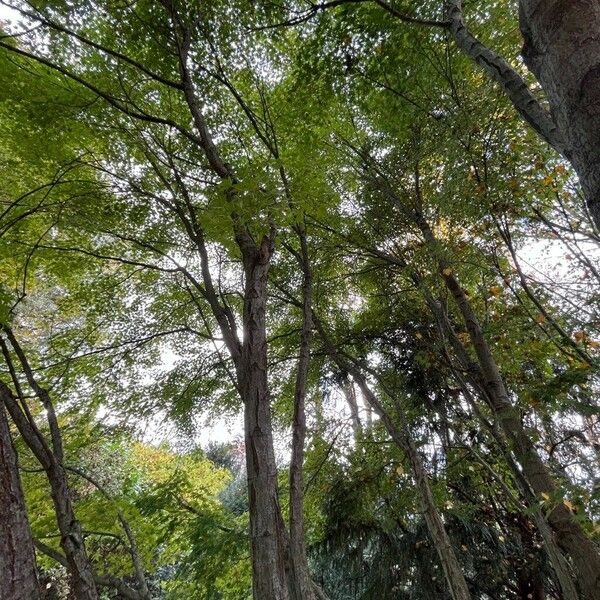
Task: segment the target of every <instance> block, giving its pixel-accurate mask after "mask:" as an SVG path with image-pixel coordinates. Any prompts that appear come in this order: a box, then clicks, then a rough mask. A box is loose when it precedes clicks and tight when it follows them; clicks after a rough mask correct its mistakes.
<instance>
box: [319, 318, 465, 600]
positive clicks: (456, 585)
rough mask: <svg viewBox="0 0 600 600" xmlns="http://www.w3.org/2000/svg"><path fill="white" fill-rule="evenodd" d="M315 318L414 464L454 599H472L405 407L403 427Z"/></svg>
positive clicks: (344, 366)
mask: <svg viewBox="0 0 600 600" xmlns="http://www.w3.org/2000/svg"><path fill="white" fill-rule="evenodd" d="M314 321H315V326H316V328H317V331H318V332H319V335H320V336H321V337H322V339H323V341H324V342H325V345H326V346H327V352H328V353H329V355H330V356H331V358H332V359H333V360H334V361H335V362H336V364H337V365H338V366H339V367H340V368H341V369H342V370H344V371H346V372H347V373H349V374H350V375H351V376H352V378H353V379H354V381H356V383H357V385H358V387H359V388H360V390H361V392H362V394H363V396H364V397H365V399H366V400H367V402H368V403H369V405H370V406H371V407H372V408H373V410H374V411H375V413H376V414H377V415H378V416H379V418H380V419H381V421H382V422H383V424H384V426H385V428H386V430H387V432H388V434H389V435H390V437H391V438H392V440H393V441H394V442H395V443H396V444H397V445H398V446H399V447H400V448H401V449H402V450H403V451H404V452H405V453H406V455H407V457H408V459H409V462H410V465H411V469H412V472H413V476H414V478H415V484H416V489H417V494H418V496H419V501H420V504H421V510H422V512H423V516H424V517H425V523H426V525H427V530H428V532H429V535H430V536H431V540H432V542H433V544H434V546H435V549H436V550H437V553H438V557H439V559H440V563H441V565H442V569H443V571H444V576H445V579H446V583H447V584H448V588H449V589H450V594H451V596H452V598H453V600H470V599H471V593H470V591H469V587H468V586H467V582H466V580H465V577H464V575H463V572H462V569H461V567H460V563H459V562H458V559H457V558H456V554H455V552H454V549H453V548H452V544H451V542H450V538H449V537H448V533H447V532H446V528H445V526H444V522H443V521H442V517H441V515H440V513H439V511H438V509H437V506H436V505H435V500H434V498H433V494H432V493H431V488H430V486H429V480H428V478H427V472H426V471H425V468H424V466H423V461H422V460H421V456H420V455H419V453H418V451H417V448H416V447H415V444H414V441H413V439H412V436H411V433H410V430H409V429H408V425H407V421H406V418H405V415H404V414H403V411H402V410H401V407H400V406H399V405H398V403H396V404H397V409H398V412H399V415H400V417H401V419H402V421H403V424H402V426H401V427H400V428H399V427H397V426H396V424H395V423H394V421H393V420H392V419H391V418H390V416H389V414H388V412H387V411H386V410H385V408H384V406H383V405H382V404H381V402H379V399H378V398H377V396H376V395H375V394H374V393H373V391H372V390H371V388H370V387H369V385H368V383H367V381H366V379H365V377H364V376H363V374H362V372H361V371H360V370H359V369H358V368H357V367H356V366H355V365H354V364H352V363H351V361H350V360H349V359H346V358H345V357H344V356H342V355H341V354H340V352H339V351H337V350H336V348H335V346H334V345H333V343H332V342H331V341H330V340H329V336H328V335H327V333H326V332H325V330H324V328H323V326H322V324H321V322H320V321H319V319H317V318H316V317H315V318H314Z"/></svg>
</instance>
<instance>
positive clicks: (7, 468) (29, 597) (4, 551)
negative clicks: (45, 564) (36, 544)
mask: <svg viewBox="0 0 600 600" xmlns="http://www.w3.org/2000/svg"><path fill="white" fill-rule="evenodd" d="M39 597H40V590H39V584H38V579H37V570H36V564H35V550H34V548H33V539H32V537H31V529H30V528H29V521H28V520H27V510H26V507H25V499H24V497H23V490H22V488H21V479H20V477H19V468H18V465H17V455H16V453H15V450H14V448H13V445H12V439H11V436H10V430H9V428H8V420H7V418H6V411H5V409H4V404H3V402H0V600H37V599H38V598H39Z"/></svg>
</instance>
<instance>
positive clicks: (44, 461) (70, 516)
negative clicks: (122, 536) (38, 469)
mask: <svg viewBox="0 0 600 600" xmlns="http://www.w3.org/2000/svg"><path fill="white" fill-rule="evenodd" d="M5 329H6V328H5ZM10 335H11V341H12V343H13V347H14V348H15V349H18V355H19V359H20V360H21V362H22V364H23V365H24V367H25V370H26V373H27V376H28V379H29V381H30V383H32V386H31V387H32V388H33V389H34V391H35V393H36V395H38V396H39V397H40V398H43V402H44V407H45V409H46V413H47V417H48V420H49V423H50V429H51V431H52V438H53V440H52V449H51V448H50V446H49V445H48V443H47V441H46V439H45V437H44V436H43V434H42V433H41V431H40V430H39V429H38V428H37V426H36V424H35V421H33V420H32V419H30V414H29V412H27V413H25V411H24V410H23V409H22V408H21V405H20V404H19V403H18V402H17V400H16V399H15V398H14V397H13V394H12V392H11V390H10V388H9V387H8V386H7V385H6V384H4V383H3V382H1V381H0V397H1V399H2V402H3V404H4V406H6V408H7V410H8V412H9V413H10V416H11V418H12V420H13V421H14V422H15V425H16V426H17V429H18V430H19V433H20V434H21V437H22V438H23V440H24V441H25V443H26V444H27V446H28V447H29V448H30V449H31V451H32V452H33V454H34V455H35V457H36V458H37V460H38V461H39V463H40V464H41V465H42V468H43V469H44V471H45V473H46V476H47V478H48V482H49V484H50V494H51V497H52V502H53V504H54V511H55V514H56V521H57V524H58V529H59V531H60V546H61V548H62V550H63V552H64V553H65V559H66V563H67V570H68V572H69V586H70V590H71V594H72V598H74V599H75V600H98V597H99V596H98V590H97V588H96V583H95V581H94V571H93V568H92V564H91V562H90V560H89V558H88V555H87V552H86V549H85V545H84V541H83V534H82V532H81V525H80V524H79V521H78V520H77V518H76V517H75V512H74V510H73V503H72V501H71V495H70V490H69V485H68V480H67V474H66V471H65V469H64V467H63V465H62V454H63V451H62V438H61V435H60V430H59V428H58V423H57V421H56V415H55V414H54V408H53V406H52V404H51V402H50V399H49V397H48V394H47V392H46V390H44V389H43V388H41V387H40V386H39V385H38V384H37V383H36V382H35V380H34V379H33V375H32V371H31V368H30V366H29V363H28V362H27V360H26V358H25V355H24V354H23V352H22V349H21V348H20V346H19V345H18V343H17V341H16V340H15V338H14V336H13V335H12V332H11V334H10ZM0 345H1V346H2V350H3V353H4V356H5V358H6V359H7V360H10V355H9V354H8V351H7V347H6V344H5V343H4V341H3V340H2V338H0Z"/></svg>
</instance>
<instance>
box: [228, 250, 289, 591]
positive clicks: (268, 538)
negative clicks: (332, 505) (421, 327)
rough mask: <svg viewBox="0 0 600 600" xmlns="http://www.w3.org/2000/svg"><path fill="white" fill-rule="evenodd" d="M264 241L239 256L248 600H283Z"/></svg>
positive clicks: (284, 548) (282, 526)
mask: <svg viewBox="0 0 600 600" xmlns="http://www.w3.org/2000/svg"><path fill="white" fill-rule="evenodd" d="M270 244H271V242H270V241H263V243H262V244H261V246H260V247H259V248H257V249H256V251H255V252H250V251H247V252H246V253H245V254H244V259H243V260H244V270H245V274H246V287H245V291H244V316H243V322H244V338H243V343H242V352H241V357H240V359H239V361H238V365H237V374H238V382H239V386H240V394H241V397H242V400H243V402H244V425H245V440H246V468H247V471H248V473H247V474H248V502H249V512H250V538H251V539H250V543H251V555H252V574H253V577H252V580H253V594H254V598H255V599H256V600H287V598H288V597H289V594H288V587H287V580H286V570H285V564H286V553H287V534H286V530H285V524H284V522H283V518H282V516H281V510H280V507H279V498H278V486H277V465H276V463H275V451H274V448H273V430H272V424H271V406H270V399H269V392H268V382H267V335H266V322H265V309H266V298H267V277H268V272H269V264H270V258H271V252H272V247H271V245H270Z"/></svg>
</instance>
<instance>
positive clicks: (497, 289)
mask: <svg viewBox="0 0 600 600" xmlns="http://www.w3.org/2000/svg"><path fill="white" fill-rule="evenodd" d="M490 294H491V295H492V296H495V297H496V298H497V297H498V296H500V294H502V288H501V287H500V286H499V285H494V286H492V287H491V288H490Z"/></svg>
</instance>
